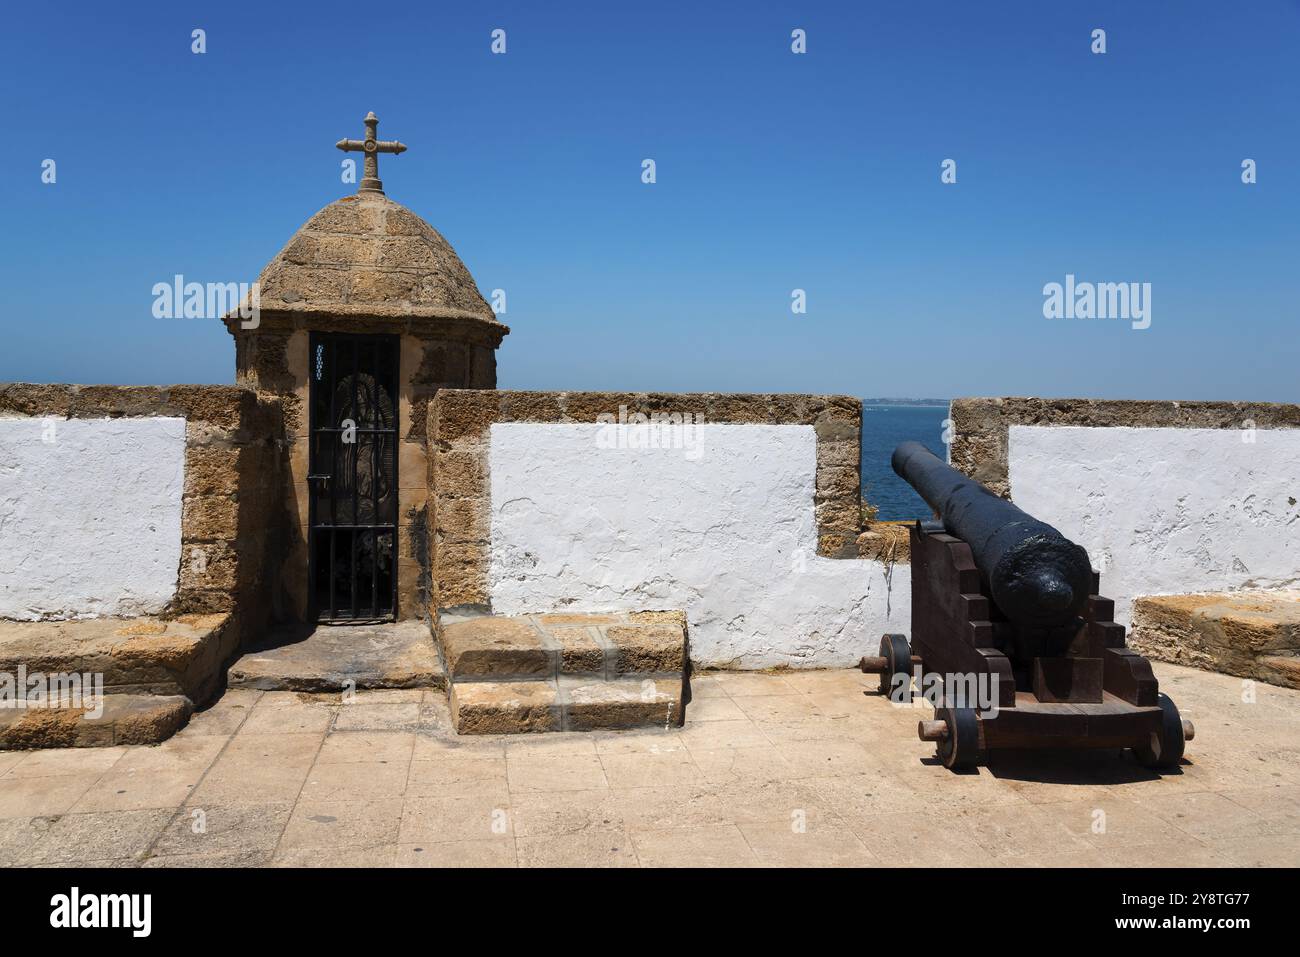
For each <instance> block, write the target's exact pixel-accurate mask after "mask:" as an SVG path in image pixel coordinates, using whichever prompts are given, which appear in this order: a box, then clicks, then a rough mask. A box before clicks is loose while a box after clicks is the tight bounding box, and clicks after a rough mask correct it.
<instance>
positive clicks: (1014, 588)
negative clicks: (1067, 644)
mask: <svg viewBox="0 0 1300 957" xmlns="http://www.w3.org/2000/svg"><path fill="white" fill-rule="evenodd" d="M891 464H892V465H893V467H894V471H895V472H896V473H898V475H899V476H900V477H901V478H903V479H904V480H905V481H906V482H907V484H908V485H910V486H912V488H914V489H916V491H917V493H918V494H920V496H921V498H923V499H925V501H926V503H927V504H928V505H929V506H930V507H931V508H932V509H934V510H935V512H937V513H938V515H939V517H940V518H941V519H942V520H943V527H944V529H945V530H947V531H948V533H949V534H951V535H955V536H956V537H957V538H960V539H961V540H962V541H964V542H965V543H966V544H967V545H969V546H970V550H971V555H972V557H973V558H974V559H975V565H976V567H977V568H979V570H980V574H981V575H983V576H984V578H985V580H986V581H987V582H988V586H989V590H990V592H991V593H992V596H993V600H994V602H996V603H997V606H998V608H999V609H1000V610H1001V612H1002V613H1003V614H1004V615H1006V616H1007V618H1008V619H1010V620H1011V621H1013V622H1015V623H1016V624H1018V625H1023V626H1027V627H1033V628H1055V627H1059V626H1061V625H1065V624H1067V623H1068V622H1070V621H1071V620H1072V619H1073V618H1074V617H1075V616H1077V615H1078V614H1079V613H1080V612H1081V611H1082V610H1083V607H1084V605H1085V603H1086V602H1087V601H1088V593H1089V592H1090V591H1091V586H1092V563H1091V562H1090V561H1089V560H1088V553H1087V552H1086V551H1084V550H1083V548H1081V547H1080V546H1078V545H1076V544H1075V543H1074V542H1072V541H1070V540H1069V539H1068V538H1066V537H1065V536H1064V535H1062V534H1061V533H1060V532H1058V531H1057V530H1056V529H1055V528H1053V527H1052V526H1051V525H1048V524H1047V523H1045V522H1040V521H1038V519H1036V518H1034V517H1033V516H1031V515H1029V514H1027V513H1025V512H1023V511H1021V510H1020V509H1019V508H1017V507H1016V506H1015V505H1013V504H1012V503H1011V502H1009V501H1007V500H1006V499H1003V498H999V497H998V496H996V495H994V494H993V493H992V492H990V491H989V490H988V489H986V488H985V487H984V486H983V485H980V484H979V483H978V482H976V481H973V480H972V479H969V478H967V477H966V476H965V475H962V474H961V473H960V472H958V471H957V470H956V469H954V468H951V467H949V466H948V465H946V464H945V463H944V462H943V461H941V460H940V459H939V458H938V456H936V455H935V454H934V453H933V452H931V451H930V450H929V449H927V448H926V447H925V446H924V445H922V444H921V443H920V442H904V443H903V444H902V445H900V446H898V448H896V449H894V455H893V459H892V460H891Z"/></svg>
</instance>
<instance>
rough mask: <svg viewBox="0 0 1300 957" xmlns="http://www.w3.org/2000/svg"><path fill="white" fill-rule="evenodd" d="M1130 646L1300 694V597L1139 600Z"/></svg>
mask: <svg viewBox="0 0 1300 957" xmlns="http://www.w3.org/2000/svg"><path fill="white" fill-rule="evenodd" d="M1129 645H1130V646H1131V647H1132V648H1133V649H1135V650H1136V651H1139V652H1141V653H1142V654H1144V655H1147V656H1148V657H1151V658H1155V659H1158V660H1161V661H1172V662H1176V663H1178V664H1182V665H1190V666H1192V667H1194V668H1204V669H1206V670H1208V671H1221V672H1225V673H1227V674H1231V675H1240V676H1242V677H1248V678H1258V679H1259V680H1261V681H1268V682H1272V683H1273V684H1280V685H1285V686H1287V687H1292V688H1300V591H1294V590H1291V591H1276V592H1226V593H1219V594H1203V595H1162V596H1155V597H1149V598H1139V599H1137V601H1135V602H1134V604H1133V632H1132V636H1131V638H1130V641H1129Z"/></svg>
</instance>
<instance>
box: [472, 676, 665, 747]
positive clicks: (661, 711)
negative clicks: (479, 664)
mask: <svg viewBox="0 0 1300 957" xmlns="http://www.w3.org/2000/svg"><path fill="white" fill-rule="evenodd" d="M684 692H685V684H684V682H683V680H682V678H681V677H680V676H678V677H676V678H615V679H606V678H603V677H596V678H590V679H586V678H581V677H574V676H566V677H562V678H558V679H556V678H544V679H534V680H529V681H481V680H476V681H455V682H453V683H452V686H451V717H452V723H453V726H454V727H455V728H456V731H457V733H459V734H525V733H532V732H541V731H595V730H600V729H615V728H647V727H659V728H667V727H674V726H677V725H680V724H681V723H682V721H683V718H684V716H685V702H684V697H685V695H684Z"/></svg>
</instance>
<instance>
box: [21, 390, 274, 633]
mask: <svg viewBox="0 0 1300 957" xmlns="http://www.w3.org/2000/svg"><path fill="white" fill-rule="evenodd" d="M0 416H2V417H26V418H32V419H51V420H54V424H55V433H54V434H55V435H56V436H57V434H58V433H57V425H58V421H59V420H70V419H118V418H173V419H175V418H180V419H184V420H185V452H184V484H183V487H182V492H181V495H182V502H181V525H180V536H181V540H180V564H179V568H178V569H177V570H176V577H175V582H176V587H175V593H174V595H173V596H172V597H171V600H170V601H168V602H167V603H166V605H165V607H163V608H162V609H160V614H161V616H162V617H163V618H176V617H178V616H181V615H208V614H217V613H231V614H233V616H234V618H233V623H234V627H233V628H229V629H227V636H226V637H225V638H224V639H223V640H224V641H225V642H226V643H227V644H228V645H229V647H226V648H224V652H225V653H226V654H230V653H232V652H233V651H234V650H235V648H236V647H238V644H239V642H240V641H241V640H244V639H247V638H250V637H252V636H253V635H255V634H256V633H257V632H258V631H259V630H260V628H261V627H262V626H263V625H264V624H265V622H266V621H267V619H268V617H269V613H270V601H269V599H270V595H271V591H272V589H271V583H270V577H269V575H268V569H267V566H268V563H269V558H270V556H271V555H273V554H274V553H275V552H276V550H277V549H278V548H279V547H280V542H279V535H278V532H277V521H276V514H277V512H278V497H277V496H278V486H279V484H280V476H279V473H280V454H281V444H280V443H279V441H278V436H279V435H280V429H281V414H280V408H279V403H278V402H276V401H273V400H271V401H268V400H263V399H259V397H258V396H256V395H255V394H254V393H252V392H250V391H248V390H246V389H239V388H233V387H229V386H202V385H183V386H165V387H154V386H76V385H33V384H26V383H9V384H4V385H0ZM56 441H57V439H56ZM119 454H122V455H128V456H129V455H131V454H132V449H130V448H123V449H121V450H120V453H119ZM97 520H106V521H110V522H111V521H112V517H111V516H100V517H97V516H84V517H83V519H82V521H84V522H86V523H93V522H95V521H97Z"/></svg>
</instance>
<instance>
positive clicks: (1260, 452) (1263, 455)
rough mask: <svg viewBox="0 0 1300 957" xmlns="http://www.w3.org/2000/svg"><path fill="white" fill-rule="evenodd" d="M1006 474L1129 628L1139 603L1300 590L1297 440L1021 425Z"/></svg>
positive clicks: (1015, 495) (1013, 431)
mask: <svg viewBox="0 0 1300 957" xmlns="http://www.w3.org/2000/svg"><path fill="white" fill-rule="evenodd" d="M1246 439H1253V441H1245V440H1246ZM1007 462H1008V473H1009V479H1010V482H1011V497H1012V499H1013V500H1014V501H1015V503H1016V504H1017V505H1019V506H1020V507H1021V508H1023V509H1025V510H1026V511H1028V512H1029V513H1030V514H1032V515H1034V516H1035V517H1037V518H1040V519H1042V520H1043V521H1045V522H1049V523H1051V524H1052V525H1055V526H1056V527H1057V528H1059V529H1060V530H1061V532H1062V533H1063V534H1064V535H1065V536H1066V537H1068V538H1071V539H1073V540H1074V541H1076V542H1078V543H1079V544H1080V545H1082V546H1083V547H1084V548H1086V549H1087V550H1088V554H1089V556H1090V557H1091V558H1092V564H1093V567H1094V568H1096V569H1099V570H1100V571H1101V573H1102V575H1101V591H1102V594H1104V595H1106V596H1108V597H1110V598H1113V599H1115V617H1116V620H1118V621H1122V622H1123V623H1124V624H1125V625H1128V624H1129V620H1130V614H1131V608H1132V602H1133V599H1134V598H1135V597H1137V596H1141V595H1168V594H1182V593H1187V592H1197V591H1226V590H1230V589H1240V588H1272V587H1283V586H1291V587H1295V586H1296V585H1298V584H1300V430H1290V429H1260V430H1257V431H1255V432H1253V433H1247V432H1242V431H1238V430H1235V429H1167V428H1161V429H1140V428H1084V427H1077V426H1023V425H1013V426H1011V427H1010V438H1009V448H1008V459H1007Z"/></svg>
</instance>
